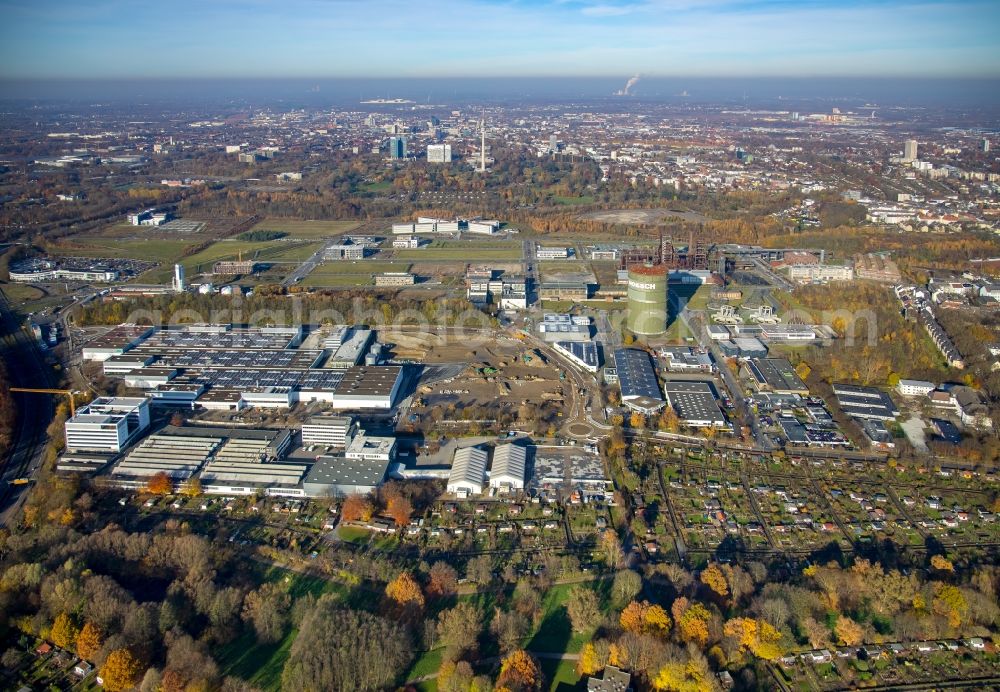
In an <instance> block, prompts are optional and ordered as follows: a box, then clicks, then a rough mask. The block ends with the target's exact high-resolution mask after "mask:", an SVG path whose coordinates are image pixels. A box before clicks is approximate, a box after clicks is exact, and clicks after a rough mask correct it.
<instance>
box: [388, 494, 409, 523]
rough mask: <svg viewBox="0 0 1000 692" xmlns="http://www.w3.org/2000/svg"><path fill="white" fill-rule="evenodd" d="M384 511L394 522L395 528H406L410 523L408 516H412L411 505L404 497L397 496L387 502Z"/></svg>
mask: <svg viewBox="0 0 1000 692" xmlns="http://www.w3.org/2000/svg"><path fill="white" fill-rule="evenodd" d="M385 511H386V514H388V515H389V516H390V517H392V520H393V521H395V522H396V526H406V525H407V524H409V523H410V515H412V514H413V505H412V504H410V501H409V500H407V499H406V498H405V497H403V496H402V495H399V496H396V497H393V498H391V499H390V500H389V504H388V505H387V506H386V510H385Z"/></svg>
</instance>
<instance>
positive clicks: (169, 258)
mask: <svg viewBox="0 0 1000 692" xmlns="http://www.w3.org/2000/svg"><path fill="white" fill-rule="evenodd" d="M188 245H190V242H189V241H187V240H159V239H154V238H150V239H148V240H147V239H114V240H112V239H110V238H88V239H79V240H78V241H76V242H74V243H73V244H72V245H60V246H49V247H46V251H48V252H49V253H50V254H53V255H61V256H64V257H66V256H68V257H116V258H127V259H139V260H147V261H150V262H163V263H168V262H169V263H172V262H174V260H176V259H177V258H178V257H180V256H181V254H182V253H183V252H184V248H185V247H187V246H188Z"/></svg>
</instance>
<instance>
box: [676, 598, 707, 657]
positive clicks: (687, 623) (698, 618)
mask: <svg viewBox="0 0 1000 692" xmlns="http://www.w3.org/2000/svg"><path fill="white" fill-rule="evenodd" d="M711 619H712V614H711V613H710V612H709V610H708V608H706V607H705V606H704V605H702V604H701V603H694V604H692V605H691V606H689V607H688V608H685V609H684V612H683V613H682V614H681V615H680V617H678V618H677V632H678V634H679V635H680V638H681V641H685V642H694V643H695V644H697V645H698V646H702V647H703V646H705V644H707V643H708V623H709V621H710V620H711Z"/></svg>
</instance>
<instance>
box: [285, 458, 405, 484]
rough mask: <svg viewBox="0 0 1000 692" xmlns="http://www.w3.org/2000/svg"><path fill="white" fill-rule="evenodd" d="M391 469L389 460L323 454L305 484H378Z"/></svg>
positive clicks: (313, 466) (308, 474)
mask: <svg viewBox="0 0 1000 692" xmlns="http://www.w3.org/2000/svg"><path fill="white" fill-rule="evenodd" d="M388 470H389V462H388V461H380V460H378V459H348V458H346V457H342V456H321V457H320V458H318V459H317V460H316V463H315V464H313V465H312V468H311V469H309V473H307V474H306V477H305V480H304V481H303V484H305V485H309V484H315V485H359V486H372V487H374V486H377V485H378V484H379V483H381V482H382V479H383V478H385V474H386V471H388Z"/></svg>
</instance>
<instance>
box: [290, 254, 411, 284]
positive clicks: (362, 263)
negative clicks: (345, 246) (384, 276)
mask: <svg viewBox="0 0 1000 692" xmlns="http://www.w3.org/2000/svg"><path fill="white" fill-rule="evenodd" d="M406 271H410V264H409V263H408V262H377V261H367V260H358V261H352V262H347V261H341V262H326V263H325V264H321V265H319V266H318V267H316V268H315V269H314V270H313V271H312V272H310V274H309V276H307V277H306V278H305V279H304V280H303V281H302V285H303V286H311V287H335V288H342V287H347V286H371V285H373V284H374V283H375V281H374V279H372V274H380V273H382V272H406Z"/></svg>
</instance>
